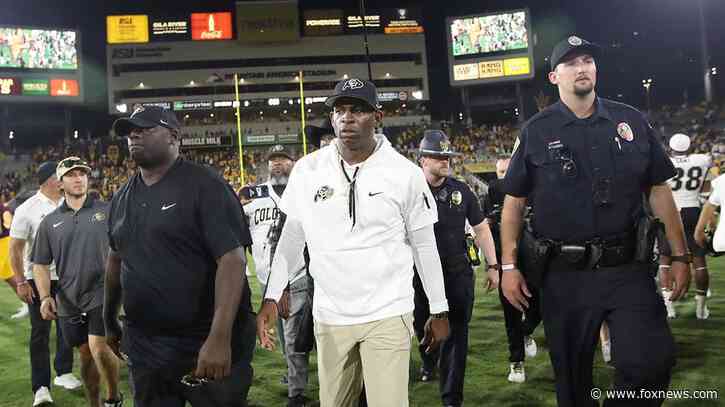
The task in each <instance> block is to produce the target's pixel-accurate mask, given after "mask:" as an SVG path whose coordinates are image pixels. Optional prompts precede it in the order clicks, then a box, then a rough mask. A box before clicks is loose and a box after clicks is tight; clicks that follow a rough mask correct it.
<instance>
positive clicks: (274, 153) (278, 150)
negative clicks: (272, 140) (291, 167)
mask: <svg viewBox="0 0 725 407" xmlns="http://www.w3.org/2000/svg"><path fill="white" fill-rule="evenodd" d="M274 157H286V158H289V159H290V160H292V161H294V160H295V159H294V157H292V152H291V151H289V149H288V148H287V146H285V145H284V144H275V145H273V146H272V147H270V149H269V151H268V152H267V160H268V161H269V160H271V159H272V158H274Z"/></svg>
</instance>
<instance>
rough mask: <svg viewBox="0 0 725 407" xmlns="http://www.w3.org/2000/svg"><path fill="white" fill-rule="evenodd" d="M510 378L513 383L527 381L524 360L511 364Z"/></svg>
mask: <svg viewBox="0 0 725 407" xmlns="http://www.w3.org/2000/svg"><path fill="white" fill-rule="evenodd" d="M508 380H509V381H510V382H511V383H523V382H525V381H526V372H525V371H524V362H514V363H512V364H511V366H510V371H509V377H508Z"/></svg>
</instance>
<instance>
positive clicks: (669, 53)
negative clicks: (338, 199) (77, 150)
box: [0, 0, 725, 122]
mask: <svg viewBox="0 0 725 407" xmlns="http://www.w3.org/2000/svg"><path fill="white" fill-rule="evenodd" d="M697 1H699V0H609V1H589V0H580V1H571V0H548V1H542V0H529V1H525V0H506V1H501V0H491V1H471V0H425V1H410V0H367V8H368V9H375V8H390V7H398V6H400V7H422V9H423V15H424V16H427V17H428V18H427V19H426V20H425V21H424V25H425V30H426V33H425V35H426V42H427V45H428V58H429V61H428V68H429V71H430V79H431V83H430V86H431V100H432V104H431V112H432V115H433V118H434V119H445V118H447V117H448V115H449V114H450V113H451V112H450V111H449V110H450V109H451V107H450V106H453V107H455V108H459V107H460V106H459V105H458V103H460V102H459V101H460V97H459V93H458V90H456V89H452V88H450V87H449V85H448V73H447V66H446V65H447V56H446V52H447V50H446V42H445V27H444V25H445V18H444V17H445V16H455V15H466V14H473V13H478V12H487V11H497V10H505V9H513V8H521V7H528V8H530V9H531V12H532V22H533V29H534V32H535V40H536V46H535V48H534V51H535V64H536V67H537V72H536V75H537V77H536V79H534V80H533V81H531V82H529V83H527V84H525V87H526V88H527V91H528V93H529V94H530V95H531V94H536V93H538V92H539V91H544V92H545V93H547V94H549V95H552V96H553V95H554V94H555V92H554V91H555V89H554V88H553V87H552V86H551V85H549V84H548V82H547V79H546V72H547V71H548V64H547V62H545V60H544V58H545V57H548V56H549V54H550V53H551V49H552V47H553V45H554V44H555V43H556V42H557V41H559V40H560V39H562V38H565V37H566V36H568V35H569V34H571V33H576V34H578V35H580V36H581V37H583V38H585V39H588V40H590V41H593V42H597V43H599V44H601V45H603V46H605V47H606V53H605V55H604V56H603V57H602V59H601V60H600V61H598V62H597V65H598V69H599V83H598V92H599V94H600V95H602V96H605V97H610V98H614V99H618V100H621V101H624V102H626V103H630V104H633V105H635V106H640V107H641V106H643V105H644V100H645V99H644V89H643V88H642V86H641V81H642V79H645V78H653V79H654V85H653V87H652V100H653V104H654V105H660V104H681V103H682V102H683V100H684V99H683V98H684V94H685V91H687V92H686V93H687V95H688V97H689V100H690V102H692V101H695V100H699V99H702V94H703V91H702V75H701V73H700V72H701V68H700V67H701V63H700V45H699V44H700V41H699V38H700V37H699V15H698V8H697ZM703 1H704V3H705V7H706V13H705V14H706V19H707V24H708V32H707V35H708V39H709V45H710V57H711V61H710V62H711V63H710V64H711V65H712V66H725V48H724V47H722V46H720V44H719V39H720V38H725V25H723V24H722V23H721V21H725V1H721V0H703ZM299 3H300V6H301V8H302V9H308V8H342V9H356V8H357V7H359V3H358V1H357V0H345V1H330V0H300V1H299ZM234 4H235V2H234V1H217V0H206V1H190V0H174V1H155V2H153V6H152V2H150V1H123V2H121V1H109V0H104V1H87V0H65V1H55V0H45V1H40V0H22V1H17V0H0V7H1V8H0V9H1V10H2V13H0V24H6V25H7V24H17V25H30V26H39V27H53V26H59V27H71V28H79V29H80V30H81V32H82V47H83V50H82V55H83V64H84V76H85V78H84V80H85V86H86V102H87V103H86V104H85V105H84V106H83V107H80V108H78V109H76V112H74V115H76V116H77V117H81V118H84V119H87V120H98V121H99V122H105V120H107V118H106V117H105V116H106V104H105V103H106V84H105V75H106V68H105V66H104V65H105V60H106V58H105V15H107V14H114V13H116V14H117V13H136V12H138V13H149V14H153V13H155V12H179V11H184V12H187V11H188V12H191V11H211V10H233V9H234ZM159 5H161V6H163V7H161V6H159ZM151 7H153V8H151ZM433 16H434V17H433ZM613 44H616V48H615V47H612V45H613ZM721 72H722V75H725V69H721ZM721 82H722V83H721ZM715 87H716V89H717V90H716V97H717V96H718V95H720V94H723V95H725V81H721V80H720V77H715ZM476 91H477V92H479V93H483V94H495V93H497V92H507V91H509V92H510V88H509V89H506V87H500V86H498V87H497V86H493V87H486V88H480V89H477V90H476ZM620 95H621V96H620Z"/></svg>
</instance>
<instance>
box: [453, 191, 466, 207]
mask: <svg viewBox="0 0 725 407" xmlns="http://www.w3.org/2000/svg"><path fill="white" fill-rule="evenodd" d="M461 202H463V194H461V191H453V193H452V194H451V203H452V204H453V205H456V206H458V205H460V204H461Z"/></svg>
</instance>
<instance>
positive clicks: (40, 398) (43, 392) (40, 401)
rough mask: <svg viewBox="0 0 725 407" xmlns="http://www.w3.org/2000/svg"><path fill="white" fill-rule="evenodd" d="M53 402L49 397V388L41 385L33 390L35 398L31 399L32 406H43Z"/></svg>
mask: <svg viewBox="0 0 725 407" xmlns="http://www.w3.org/2000/svg"><path fill="white" fill-rule="evenodd" d="M48 404H53V398H52V397H50V390H48V388H47V387H45V386H43V387H41V388H39V389H38V390H37V391H36V392H35V399H33V407H36V406H45V405H48Z"/></svg>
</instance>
